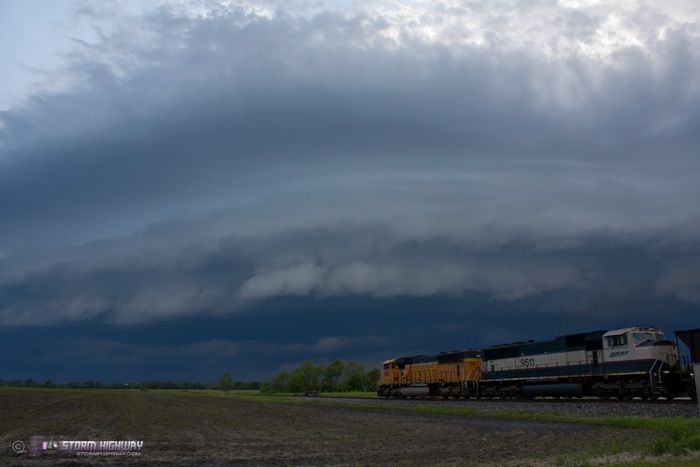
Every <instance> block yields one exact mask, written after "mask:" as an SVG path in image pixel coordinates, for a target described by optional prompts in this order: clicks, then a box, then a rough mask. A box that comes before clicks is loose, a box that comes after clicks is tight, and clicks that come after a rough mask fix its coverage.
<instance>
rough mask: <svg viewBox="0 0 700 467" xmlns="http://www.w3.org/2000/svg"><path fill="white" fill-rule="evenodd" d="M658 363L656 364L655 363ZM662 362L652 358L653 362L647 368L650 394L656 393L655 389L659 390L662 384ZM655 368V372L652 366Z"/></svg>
mask: <svg viewBox="0 0 700 467" xmlns="http://www.w3.org/2000/svg"><path fill="white" fill-rule="evenodd" d="M657 364H658V365H657ZM663 364H664V362H663V361H661V360H658V359H657V360H654V363H653V364H652V365H651V368H650V369H649V383H650V384H651V393H652V394H657V390H658V391H661V389H662V385H661V368H662V367H663ZM657 366H658V368H657V369H656V372H654V368H656V367H657Z"/></svg>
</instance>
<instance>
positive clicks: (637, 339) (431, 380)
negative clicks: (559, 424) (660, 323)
mask: <svg viewBox="0 0 700 467" xmlns="http://www.w3.org/2000/svg"><path fill="white" fill-rule="evenodd" d="M377 395H378V396H380V397H395V398H405V397H442V398H444V399H447V398H454V399H459V398H465V399H468V398H471V397H475V398H489V399H491V398H500V399H509V398H528V399H531V398H535V397H554V398H562V397H565V398H582V397H598V398H601V399H610V398H616V399H622V400H628V399H633V398H640V399H643V400H654V399H658V398H660V397H664V398H666V399H672V398H676V397H690V398H692V399H694V400H697V393H696V387H695V380H694V375H693V373H692V372H691V371H690V370H688V369H685V368H684V367H683V365H682V364H681V361H680V354H679V350H678V345H677V344H676V342H674V341H672V340H669V339H667V338H666V335H665V334H664V333H663V331H662V330H661V329H659V328H658V327H655V326H634V327H629V328H621V329H613V330H598V331H590V332H584V333H579V334H569V335H565V336H558V337H555V338H554V339H551V340H546V341H538V342H536V341H533V340H529V341H527V342H514V343H510V344H502V345H494V346H491V347H486V348H482V349H464V350H455V351H450V352H442V353H439V354H437V355H415V356H409V357H400V358H394V359H391V360H387V361H385V362H384V363H383V365H382V369H381V376H380V381H379V384H378V387H377Z"/></svg>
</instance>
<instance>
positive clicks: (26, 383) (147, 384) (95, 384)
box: [0, 378, 261, 391]
mask: <svg viewBox="0 0 700 467" xmlns="http://www.w3.org/2000/svg"><path fill="white" fill-rule="evenodd" d="M220 384H221V382H218V383H190V382H183V383H179V382H176V381H142V382H140V383H137V382H133V381H132V382H129V383H101V382H100V381H92V380H90V381H82V382H72V383H54V382H53V381H52V380H50V379H47V380H45V381H35V380H33V379H31V378H30V379H24V380H20V379H11V380H10V379H8V380H3V379H0V386H13V387H25V388H80V389H221V388H220ZM226 384H227V386H226V389H227V390H229V391H230V390H244V389H248V390H251V389H252V390H256V389H260V386H261V383H259V382H257V381H251V382H243V381H227V382H226Z"/></svg>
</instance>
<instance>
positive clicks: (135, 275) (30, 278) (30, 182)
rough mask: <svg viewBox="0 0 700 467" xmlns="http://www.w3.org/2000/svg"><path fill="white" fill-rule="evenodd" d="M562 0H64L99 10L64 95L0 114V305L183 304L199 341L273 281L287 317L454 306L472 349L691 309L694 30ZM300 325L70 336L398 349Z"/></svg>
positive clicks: (46, 309)
mask: <svg viewBox="0 0 700 467" xmlns="http://www.w3.org/2000/svg"><path fill="white" fill-rule="evenodd" d="M570 3H571V2H562V4H561V5H559V6H558V7H555V6H553V5H552V4H551V2H527V3H519V4H518V5H517V6H516V7H514V8H510V7H509V8H507V9H505V10H504V9H503V5H502V4H501V3H499V2H479V3H472V2H448V1H441V2H412V3H410V4H395V5H393V8H388V7H386V6H385V5H382V4H381V2H379V3H377V4H372V5H373V6H372V7H371V8H370V7H369V6H368V7H367V8H366V9H365V10H364V11H362V12H357V11H353V10H345V11H340V10H336V11H331V10H324V9H322V8H321V7H319V6H318V5H316V4H314V5H311V6H309V7H305V6H304V4H303V2H302V3H294V4H293V5H292V6H286V5H287V3H286V2H285V3H279V2H235V3H234V5H231V6H229V7H225V6H219V7H216V8H213V7H212V8H210V9H209V10H208V11H198V12H197V11H195V7H192V11H188V10H187V8H186V7H183V8H182V9H180V10H178V9H176V8H175V7H167V6H162V7H160V8H159V9H156V10H154V11H152V12H150V13H149V14H147V15H144V16H141V17H124V16H122V15H121V14H120V13H119V12H110V14H109V15H105V14H104V12H102V11H100V9H97V8H94V7H93V6H91V4H90V3H82V4H81V9H79V13H80V15H82V18H88V19H89V20H91V21H94V22H95V24H97V23H99V24H100V25H101V26H100V27H99V29H97V30H96V33H95V38H94V40H81V41H76V45H75V49H73V50H72V51H70V53H67V54H66V56H65V67H64V68H63V69H62V70H60V71H58V72H56V80H57V81H60V83H61V85H62V86H63V87H62V89H63V90H61V91H54V92H48V91H47V92H43V93H37V94H36V95H34V96H31V97H30V98H28V99H27V100H26V101H25V102H24V104H23V106H21V107H17V108H13V109H8V110H5V111H3V112H2V113H1V114H0V150H1V151H2V152H0V165H1V166H2V170H0V200H2V203H0V228H1V231H0V232H1V233H0V235H1V236H2V243H0V324H2V325H3V326H4V327H16V328H18V329H19V328H21V327H25V326H45V325H51V326H55V325H66V326H67V325H70V326H80V325H82V324H84V323H93V324H95V323H99V324H100V325H104V326H107V328H108V329H112V330H113V332H115V333H117V334H118V333H119V332H123V331H118V330H119V329H127V328H129V329H131V332H136V329H141V328H139V326H142V325H148V326H164V325H165V324H167V323H176V322H177V323H180V324H181V325H183V326H184V324H182V323H185V322H186V321H187V320H190V319H192V320H194V319H195V318H197V317H200V318H202V319H204V317H206V319H207V320H210V321H207V322H208V323H210V327H209V328H208V329H209V331H210V332H213V331H212V329H214V328H217V327H218V324H216V323H217V321H216V320H223V321H225V322H226V323H228V324H230V325H231V327H233V328H235V327H236V326H237V324H236V323H238V324H240V321H236V320H237V319H238V320H245V319H247V318H244V317H246V316H253V315H254V316H258V315H260V316H268V317H269V318H258V319H260V320H264V319H270V320H271V321H275V320H277V319H280V317H281V316H283V315H284V314H285V312H284V310H283V308H284V307H282V306H280V305H279V303H280V302H279V301H280V300H282V301H285V300H288V301H289V302H285V303H286V306H289V307H291V308H292V309H293V310H295V313H296V316H297V317H298V318H297V319H299V320H302V321H304V320H305V319H307V318H309V316H310V315H307V314H305V313H310V312H309V311H308V308H307V307H310V308H311V309H314V310H321V309H322V310H323V311H318V313H319V314H322V313H326V312H328V311H327V310H328V309H332V308H334V309H342V310H343V311H342V312H338V313H339V314H342V315H343V316H360V315H361V316H362V317H363V319H364V320H365V321H364V322H365V323H367V322H368V320H370V318H369V315H368V314H366V313H365V314H363V312H362V310H361V309H360V308H363V309H365V310H367V309H371V310H373V311H374V312H375V313H380V312H381V310H384V309H387V311H386V313H387V316H388V317H389V318H391V319H392V320H394V321H395V320H396V319H398V317H400V316H401V313H402V311H401V310H400V309H404V310H407V311H405V312H406V314H407V316H410V317H412V318H415V319H416V320H418V322H421V321H420V320H421V319H424V320H427V319H428V318H426V317H427V316H431V317H432V318H431V319H434V320H435V323H433V324H435V326H436V327H435V329H436V332H438V331H439V332H440V333H443V334H449V333H450V332H451V331H450V329H453V328H452V326H457V327H458V328H459V329H456V328H455V331H454V332H455V336H459V335H460V333H462V335H465V334H464V333H465V332H467V331H465V330H464V329H462V328H461V326H462V325H461V324H454V323H455V317H456V316H458V317H464V316H479V318H480V321H481V322H483V323H485V324H484V325H483V326H484V327H483V329H482V330H483V333H482V334H481V335H478V333H477V331H474V333H475V334H474V335H470V336H471V338H472V339H473V340H472V342H476V343H478V344H479V345H481V344H484V345H485V344H489V343H493V342H488V341H486V340H489V339H497V338H503V339H504V340H507V339H522V336H521V337H518V336H516V335H514V334H515V332H514V329H513V328H507V326H504V325H502V323H498V322H495V321H488V320H489V319H491V318H489V316H491V314H494V315H499V316H508V317H509V318H510V319H511V320H513V322H514V323H515V322H517V323H519V324H522V325H525V324H523V323H526V317H527V316H543V317H544V318H543V319H545V320H548V317H557V318H561V317H562V316H564V317H566V319H564V321H565V322H569V323H576V324H577V325H581V323H582V322H583V320H584V318H583V317H585V316H589V317H591V320H592V321H595V320H597V321H595V322H599V323H601V324H600V326H603V327H605V326H608V325H609V324H605V323H606V321H605V320H606V319H607V322H608V323H610V322H613V323H616V324H615V325H617V323H618V322H619V321H622V318H624V317H627V316H629V315H630V313H633V310H634V309H638V310H645V311H643V313H647V315H648V316H650V317H652V316H653V313H652V312H651V311H648V310H651V309H653V307H654V306H655V305H658V306H661V305H662V304H663V305H664V306H666V305H668V304H671V305H672V306H674V307H676V308H677V309H678V310H680V311H678V312H677V314H676V315H675V316H676V318H678V317H680V316H683V317H686V316H688V313H689V312H688V310H692V309H694V308H693V307H697V306H698V305H699V304H700V279H699V277H700V274H699V272H698V267H697V259H698V257H700V253H699V252H700V248H699V247H700V245H699V242H698V230H699V228H700V225H699V224H700V212H699V210H698V207H697V202H696V201H695V200H697V199H700V185H698V184H697V179H698V175H699V169H700V167H699V164H698V161H697V150H698V146H699V143H700V141H699V140H698V138H700V136H699V135H698V134H697V131H696V129H697V128H698V127H699V126H700V110H699V109H700V85H699V84H698V78H697V77H698V76H700V56H699V54H698V52H697V51H698V50H700V48H698V45H699V44H698V35H697V25H696V23H693V22H692V21H689V20H688V19H687V18H682V19H678V18H677V17H675V16H674V15H673V14H672V13H673V9H672V8H671V9H669V10H663V9H658V10H651V9H650V8H647V9H644V10H642V11H627V10H625V8H626V7H625V6H624V5H623V6H615V5H607V4H605V3H602V4H600V5H597V6H591V7H583V6H577V5H573V4H572V5H570ZM574 3H576V2H574ZM207 5H212V6H215V5H216V4H215V3H211V4H207ZM190 6H191V5H190ZM353 300H364V302H363V305H362V307H359V305H358V307H353V306H350V305H347V306H343V305H342V303H354V304H357V302H354V301H353ZM392 300H405V301H404V302H402V307H394V308H392V305H391V302H392ZM411 300H413V302H410V301H411ZM409 302H410V303H413V305H411V306H409V305H407V304H408V303H409ZM387 307H388V308H387ZM418 307H422V308H423V309H430V310H431V312H430V313H425V312H424V313H421V312H420V310H418ZM688 307H689V308H688ZM454 308H458V309H459V311H454ZM639 313H642V312H641V311H640V312H639ZM420 317H422V318H420ZM317 318H318V316H316V317H315V318H314V321H312V322H311V321H310V322H311V323H312V324H310V325H308V326H306V327H304V328H303V329H300V330H299V331H298V333H297V338H296V340H291V341H289V342H288V341H283V340H281V339H282V338H281V337H280V336H275V337H272V336H264V335H263V334H264V332H263V331H261V330H260V329H259V328H258V327H256V326H257V325H254V326H251V328H250V335H249V336H243V335H239V336H237V337H236V338H229V337H227V336H225V335H216V336H213V335H211V334H210V335H207V334H206V333H205V332H203V333H202V334H201V335H200V336H199V337H198V338H197V339H196V340H186V341H183V340H182V339H180V340H177V342H175V341H174V342H169V343H163V344H162V345H161V344H158V343H153V344H152V345H151V344H149V345H151V346H149V345H146V346H145V347H143V346H142V347H139V346H138V345H137V344H135V343H133V342H126V341H125V339H127V337H126V335H125V334H118V335H117V334H110V333H108V332H106V333H105V334H103V335H100V336H98V337H96V338H95V339H96V340H95V341H94V342H93V343H94V344H95V345H96V346H97V347H100V348H104V349H112V350H113V352H114V354H117V355H124V356H125V357H124V358H123V359H122V361H126V360H124V359H127V357H126V356H127V355H129V354H130V353H134V354H135V355H141V356H144V355H152V356H153V358H155V359H156V360H158V361H160V359H162V358H164V357H163V356H164V355H166V354H167V353H168V352H170V350H172V351H173V352H175V353H176V354H177V355H185V354H190V353H192V352H191V350H192V349H193V348H194V347H195V346H198V345H201V348H208V349H211V352H210V353H211V354H216V353H220V354H222V355H223V354H226V355H229V354H230V355H242V354H240V352H252V353H254V354H256V355H259V356H260V358H271V355H272V354H267V353H266V352H267V351H268V350H269V351H270V352H273V353H274V352H277V350H275V349H278V346H283V347H279V348H283V349H286V350H282V351H281V352H282V353H285V352H286V353H289V352H291V351H290V349H291V348H292V347H293V346H294V345H298V346H300V347H299V349H300V350H299V351H298V352H296V353H294V352H291V353H294V358H296V359H298V360H299V361H301V360H303V359H304V354H305V353H306V354H309V355H314V356H320V357H323V358H326V357H327V358H337V356H338V355H339V353H340V352H341V351H342V352H347V353H355V354H357V355H363V356H362V357H361V358H363V359H365V361H369V360H371V359H374V358H378V354H377V353H375V354H373V355H372V356H369V354H368V353H362V352H361V351H360V350H359V347H361V346H360V344H357V343H363V342H364V343H365V344H366V346H367V347H373V346H374V347H373V348H374V349H379V348H381V349H383V350H384V351H387V352H388V351H403V350H402V349H403V347H401V344H400V340H399V339H398V337H397V336H396V335H391V332H390V331H387V332H386V333H383V332H377V331H376V329H373V330H372V332H366V331H363V332H360V331H359V330H358V328H357V326H358V324H357V323H358V321H352V320H350V321H348V322H347V328H346V329H345V330H344V331H343V330H339V329H332V328H331V326H332V322H331V320H327V319H321V320H319V319H317ZM251 319H252V318H251ZM460 319H461V318H460ZM679 319H680V318H678V320H679ZM521 320H522V321H521ZM567 320H570V321H567ZM636 321H637V320H635V322H636ZM304 322H306V321H304ZM344 322H345V321H344ZM187 323H190V322H189V321H187ZM450 323H452V324H450ZM287 324H289V323H287ZM619 324H621V325H626V324H630V323H627V322H625V323H619ZM95 325H97V324H95ZM316 325H318V326H319V327H318V328H316V327H315V326H316ZM324 326H325V328H324ZM354 326H355V327H354ZM572 326H573V325H572ZM582 326H583V325H582ZM419 327H420V326H419ZM176 328H177V326H175V325H174V324H173V325H172V326H170V327H169V328H168V331H167V332H169V333H175V334H177V333H176ZM572 330H573V331H575V330H576V329H572ZM266 332H272V333H274V332H276V331H270V330H268V331H266ZM402 332H404V333H407V332H408V331H407V328H406V329H403V330H402ZM552 332H555V333H558V332H560V331H558V330H557V331H552ZM377 336H384V337H385V338H386V340H385V341H384V340H382V338H379V337H377ZM543 337H547V336H543ZM148 338H149V339H151V340H152V339H153V338H154V336H149V337H148ZM304 339H306V341H305V340H304ZM351 341H352V342H355V343H356V344H352V345H350V344H349V342H351ZM457 341H458V339H457V338H455V340H454V341H453V342H454V345H455V346H458V345H459V344H457ZM425 343H426V346H427V345H428V342H427V341H425ZM60 346H61V347H62V348H67V347H66V344H65V343H63V344H60ZM284 346H287V347H284ZM290 346H291V347H290ZM71 349H73V350H66V351H69V352H79V349H78V348H77V347H75V348H74V347H71ZM168 349H170V350H168ZM173 349H174V350H173ZM177 349H180V350H177ZM251 349H255V350H251ZM266 349H268V350H266ZM270 349H272V350H270ZM437 350H444V349H436V351H437ZM106 352H108V353H109V352H110V351H109V350H106ZM177 352H181V353H177ZM376 352H379V350H376ZM195 353H196V352H195ZM198 355H199V354H198ZM246 355H247V354H246ZM265 355H267V357H265ZM200 357H201V358H202V359H204V358H207V356H206V355H203V354H202V355H200ZM200 357H197V358H200ZM134 358H144V359H145V358H146V357H134ZM183 358H184V357H183ZM192 358H195V357H192ZM293 361H295V360H294V359H291V360H290V362H293ZM97 364H98V363H96V365H97ZM135 364H136V363H135ZM290 364H291V363H290ZM217 368H218V367H217Z"/></svg>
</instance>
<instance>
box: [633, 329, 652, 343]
mask: <svg viewBox="0 0 700 467" xmlns="http://www.w3.org/2000/svg"><path fill="white" fill-rule="evenodd" d="M653 340H654V334H653V333H651V332H633V333H632V343H633V344H634V345H639V344H641V343H642V342H646V341H653Z"/></svg>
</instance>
